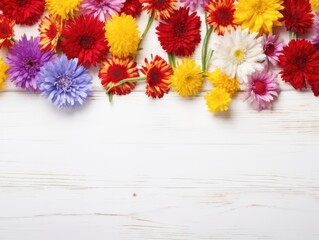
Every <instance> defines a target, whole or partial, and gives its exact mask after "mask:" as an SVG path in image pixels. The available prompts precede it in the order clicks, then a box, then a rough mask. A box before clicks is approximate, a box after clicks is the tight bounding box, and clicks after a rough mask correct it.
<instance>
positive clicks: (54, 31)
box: [39, 16, 63, 52]
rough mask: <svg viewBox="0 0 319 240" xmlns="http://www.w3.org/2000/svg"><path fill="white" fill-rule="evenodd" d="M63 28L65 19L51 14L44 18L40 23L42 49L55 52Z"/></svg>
mask: <svg viewBox="0 0 319 240" xmlns="http://www.w3.org/2000/svg"><path fill="white" fill-rule="evenodd" d="M62 29H63V21H62V20H61V19H60V17H58V16H56V17H53V16H50V17H45V18H43V20H42V22H41V23H40V25H39V32H40V48H41V50H44V51H54V52H55V51H56V47H57V45H58V41H59V38H60V36H61V33H62Z"/></svg>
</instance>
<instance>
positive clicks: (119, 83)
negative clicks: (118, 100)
mask: <svg viewBox="0 0 319 240" xmlns="http://www.w3.org/2000/svg"><path fill="white" fill-rule="evenodd" d="M145 80H146V76H142V77H136V78H125V79H123V80H121V81H119V82H118V83H117V84H115V85H114V86H113V87H111V88H109V89H108V90H107V91H106V93H107V94H109V93H110V91H111V90H112V88H115V87H118V86H120V85H122V84H124V83H127V82H140V81H145Z"/></svg>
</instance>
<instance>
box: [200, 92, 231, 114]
mask: <svg viewBox="0 0 319 240" xmlns="http://www.w3.org/2000/svg"><path fill="white" fill-rule="evenodd" d="M205 99H206V104H207V106H208V110H209V111H210V112H217V111H227V110H228V105H229V103H230V101H231V97H230V94H229V93H228V92H226V90H225V89H223V88H214V89H213V90H211V91H210V92H208V93H207V94H206V95H205Z"/></svg>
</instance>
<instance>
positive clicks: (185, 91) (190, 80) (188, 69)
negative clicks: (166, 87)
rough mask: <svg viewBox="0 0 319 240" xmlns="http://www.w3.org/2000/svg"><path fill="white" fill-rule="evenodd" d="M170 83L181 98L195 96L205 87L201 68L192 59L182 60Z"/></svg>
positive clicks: (175, 69)
mask: <svg viewBox="0 0 319 240" xmlns="http://www.w3.org/2000/svg"><path fill="white" fill-rule="evenodd" d="M170 81H171V85H172V86H173V91H174V92H177V93H178V94H179V95H180V96H192V95H195V94H197V93H198V92H199V89H200V88H201V86H202V85H203V77H202V70H201V67H200V66H198V65H196V62H195V60H193V59H191V58H185V59H182V62H181V64H180V65H178V66H177V67H176V68H174V74H173V75H172V77H171V79H170Z"/></svg>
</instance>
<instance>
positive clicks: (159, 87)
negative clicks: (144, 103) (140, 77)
mask: <svg viewBox="0 0 319 240" xmlns="http://www.w3.org/2000/svg"><path fill="white" fill-rule="evenodd" d="M141 72H142V73H143V74H144V75H146V95H147V96H151V97H152V98H162V97H163V96H164V93H168V91H169V88H170V87H169V85H170V81H169V79H170V77H171V75H172V74H173V71H172V68H171V67H170V65H169V64H168V63H167V62H166V61H165V60H164V59H163V58H161V57H160V56H158V55H156V56H155V58H154V59H153V56H152V60H151V62H150V63H149V62H148V60H147V59H145V66H143V67H142V69H141Z"/></svg>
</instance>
